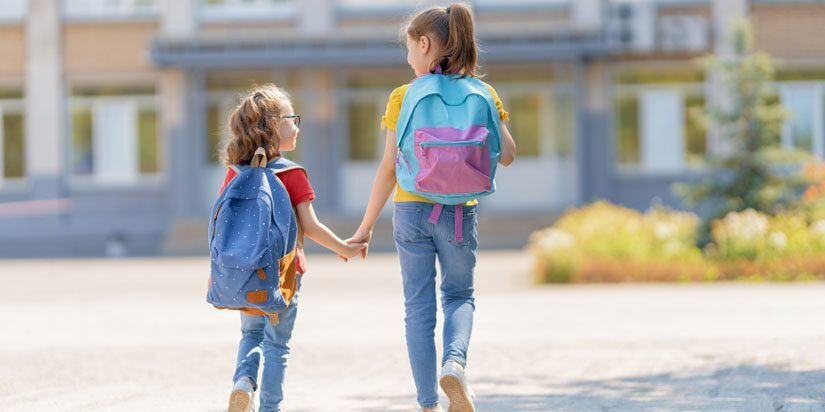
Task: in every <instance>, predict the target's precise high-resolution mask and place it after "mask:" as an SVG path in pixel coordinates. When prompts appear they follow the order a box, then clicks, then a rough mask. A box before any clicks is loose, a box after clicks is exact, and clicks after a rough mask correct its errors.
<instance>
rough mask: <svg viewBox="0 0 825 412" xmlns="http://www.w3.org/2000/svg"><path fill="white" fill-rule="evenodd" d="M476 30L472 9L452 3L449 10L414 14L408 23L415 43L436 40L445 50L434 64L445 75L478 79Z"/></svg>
mask: <svg viewBox="0 0 825 412" xmlns="http://www.w3.org/2000/svg"><path fill="white" fill-rule="evenodd" d="M474 31H475V29H474V28H473V12H472V9H471V8H470V6H468V5H466V4H464V3H453V4H451V5H450V7H446V8H445V7H438V6H437V7H431V8H428V9H424V10H421V11H419V12H418V13H416V14H414V15H413V16H412V17H411V18H410V19H409V22H408V23H407V30H406V34H407V35H408V36H411V37H413V38H414V39H416V40H417V39H418V38H420V37H421V36H432V37H434V38H435V39H434V40H436V41H437V42H438V44H439V46H441V48H442V49H441V55H440V56H438V58H437V59H436V61H435V64H436V65H440V66H441V69H442V71H443V72H444V73H450V74H461V75H462V76H472V77H479V75H478V73H476V68H477V66H478V46H477V44H476V39H475V34H474ZM431 40H432V38H431ZM430 69H431V70H432V69H433V68H430Z"/></svg>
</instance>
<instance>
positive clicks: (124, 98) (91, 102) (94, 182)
mask: <svg viewBox="0 0 825 412" xmlns="http://www.w3.org/2000/svg"><path fill="white" fill-rule="evenodd" d="M67 100H68V101H67V104H66V125H67V127H66V160H67V161H66V166H65V172H66V176H68V180H69V182H70V185H71V187H72V188H73V189H95V188H134V187H141V186H157V185H160V184H162V183H163V180H164V179H165V177H166V162H165V157H164V156H165V155H166V153H165V149H166V147H165V140H164V138H163V135H162V124H161V123H162V112H161V104H160V103H161V101H160V96H159V95H158V94H157V93H155V94H118V95H100V96H70V97H68V99H67ZM101 102H102V103H106V102H129V103H133V104H135V111H134V114H135V126H136V127H139V120H138V118H139V116H140V112H141V111H142V110H144V109H153V110H154V111H155V113H156V117H155V119H156V121H155V129H156V139H157V153H156V155H157V164H158V170H157V172H151V173H143V172H141V171H140V151H139V139H140V135H139V131H138V130H135V136H134V138H135V140H134V144H135V145H136V147H135V156H138V159H137V160H136V169H137V170H136V175H135V178H134V179H131V180H128V181H101V180H100V179H99V178H98V177H96V176H95V173H94V166H93V168H92V172H91V173H90V174H88V175H85V174H77V173H75V171H74V165H73V163H72V159H73V157H74V155H73V151H74V146H73V139H74V136H73V135H72V133H73V130H74V125H73V123H72V119H73V117H74V116H73V114H74V113H75V111H76V110H78V109H82V108H88V109H89V110H90V111H92V124H94V106H95V104H99V103H101ZM91 138H92V142H94V139H95V136H94V130H92V136H91ZM92 150H94V149H93V148H92ZM93 164H94V163H93Z"/></svg>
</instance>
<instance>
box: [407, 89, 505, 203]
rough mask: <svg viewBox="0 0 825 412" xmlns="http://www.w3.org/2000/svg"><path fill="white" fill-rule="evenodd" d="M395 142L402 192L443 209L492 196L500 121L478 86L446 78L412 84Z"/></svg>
mask: <svg viewBox="0 0 825 412" xmlns="http://www.w3.org/2000/svg"><path fill="white" fill-rule="evenodd" d="M396 139H397V144H398V153H397V156H396V177H397V179H398V183H399V184H400V185H401V188H402V189H404V190H405V191H407V192H409V193H413V194H415V195H418V196H421V197H423V198H426V199H429V200H432V201H433V202H435V203H438V204H444V205H461V204H464V203H466V202H468V201H470V200H473V199H476V198H478V197H481V196H486V195H489V194H492V193H493V192H495V190H496V185H495V174H496V165H497V164H498V161H499V158H500V156H501V142H500V121H499V116H498V109H497V108H496V104H495V101H494V100H493V96H492V95H491V94H490V91H489V89H488V88H487V85H486V84H484V83H483V82H482V81H481V80H478V79H476V78H474V77H469V76H468V77H463V78H462V77H460V76H458V75H445V74H429V75H425V76H422V77H419V78H417V79H415V80H414V81H413V83H412V84H411V85H410V87H409V89H407V93H406V95H405V96H404V102H403V103H402V105H401V112H400V114H399V116H398V127H397V129H396Z"/></svg>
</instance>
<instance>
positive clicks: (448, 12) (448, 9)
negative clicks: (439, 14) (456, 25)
mask: <svg viewBox="0 0 825 412" xmlns="http://www.w3.org/2000/svg"><path fill="white" fill-rule="evenodd" d="M450 7H452V6H447V14H450Z"/></svg>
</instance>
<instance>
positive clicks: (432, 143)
mask: <svg viewBox="0 0 825 412" xmlns="http://www.w3.org/2000/svg"><path fill="white" fill-rule="evenodd" d="M420 146H421V147H422V148H424V147H431V146H484V142H481V141H477V140H476V141H469V142H433V141H430V142H421V144H420Z"/></svg>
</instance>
